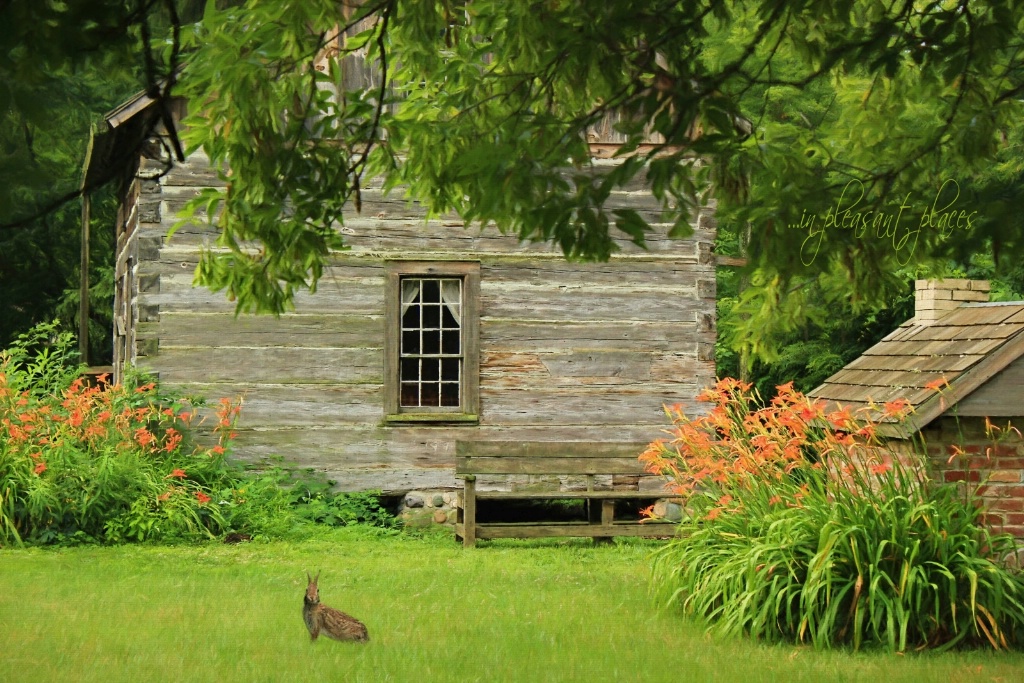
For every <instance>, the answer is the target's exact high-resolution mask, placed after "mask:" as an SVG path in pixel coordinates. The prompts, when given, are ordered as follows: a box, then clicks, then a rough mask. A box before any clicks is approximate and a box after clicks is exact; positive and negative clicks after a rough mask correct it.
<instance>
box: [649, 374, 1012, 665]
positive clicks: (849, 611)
mask: <svg viewBox="0 0 1024 683" xmlns="http://www.w3.org/2000/svg"><path fill="white" fill-rule="evenodd" d="M778 389H779V395H778V396H776V398H775V399H773V400H772V401H771V403H770V405H768V406H766V407H763V408H760V407H758V402H759V401H758V397H757V395H756V394H754V393H752V392H751V391H750V385H746V384H742V383H739V382H736V381H734V380H723V381H722V382H720V383H719V385H718V386H717V387H716V388H714V389H711V390H708V391H707V392H706V394H705V396H704V398H706V399H708V400H711V401H713V402H714V404H715V407H714V408H713V409H712V411H711V413H710V414H709V415H708V416H706V417H703V418H698V419H695V420H690V419H687V418H686V417H685V416H683V415H682V414H681V413H680V412H677V411H676V412H673V413H672V418H673V422H674V427H673V429H672V431H671V432H670V434H671V436H672V438H671V439H670V440H668V441H659V442H655V443H654V444H652V445H651V447H650V448H649V449H648V451H647V452H646V453H645V454H644V456H642V459H643V460H645V461H646V462H647V463H648V466H649V467H650V468H651V469H652V471H657V472H660V473H663V474H666V475H668V476H669V478H670V481H671V482H672V484H673V486H674V487H675V489H676V491H677V493H679V494H680V495H683V496H684V497H685V499H686V509H687V517H686V518H685V519H684V520H683V522H682V524H681V525H680V538H679V540H676V541H673V542H671V543H670V544H669V545H668V546H666V547H665V549H664V550H663V551H661V552H659V554H658V557H657V561H656V570H655V574H656V581H657V582H658V583H659V584H660V586H661V588H662V589H663V590H664V591H665V592H666V593H667V594H669V595H671V601H673V602H678V603H679V604H680V605H681V606H682V608H683V610H684V612H685V613H687V614H689V615H692V616H695V617H697V618H699V619H702V620H706V621H707V622H709V624H710V626H711V627H712V628H714V629H715V630H718V631H720V632H723V633H729V634H749V635H751V636H753V637H755V638H762V639H765V640H767V641H780V640H788V641H796V642H808V643H811V644H812V645H814V646H815V647H816V648H819V649H823V648H831V647H836V646H841V645H851V646H852V647H853V648H854V649H859V648H861V647H862V646H865V645H871V644H873V645H877V646H881V647H885V648H887V649H888V650H890V651H893V652H905V651H907V650H908V649H911V648H914V649H923V648H928V647H937V648H951V647H954V646H956V645H982V644H987V645H990V646H991V647H993V648H994V649H997V650H998V649H1003V648H1008V647H1020V646H1021V645H1024V576H1022V575H1021V573H1020V571H1019V570H1012V569H1009V568H1007V567H1006V566H1005V565H1004V564H1003V561H1004V559H1005V558H1006V557H1008V556H1009V555H1011V554H1012V553H1013V552H1014V551H1015V550H1016V545H1015V542H1014V539H1013V538H1012V537H1010V536H1008V535H1005V534H995V533H992V532H990V531H989V530H988V529H987V528H986V527H985V526H984V524H983V523H982V521H981V520H982V513H983V511H982V510H981V509H980V508H979V506H977V505H976V504H975V501H973V500H972V499H971V498H970V497H969V496H968V497H967V498H965V497H964V496H963V495H962V494H961V493H959V492H958V491H957V490H956V489H955V488H954V487H952V486H949V485H945V484H940V483H937V482H934V481H930V480H929V479H928V477H927V475H926V472H925V465H924V462H923V456H919V455H918V454H917V453H916V452H914V451H913V450H912V449H905V448H904V449H902V450H889V447H888V446H887V445H886V444H885V443H884V442H883V440H882V439H881V438H880V437H879V436H878V432H879V429H878V428H879V426H880V423H876V422H873V421H872V420H871V419H868V417H867V416H864V417H863V418H855V417H854V416H852V415H851V414H850V413H849V411H848V410H842V411H835V412H831V413H826V412H825V410H824V407H823V404H821V403H814V402H812V401H810V400H808V399H807V398H805V397H804V396H803V395H801V394H800V393H799V392H794V391H793V390H792V387H790V386H783V387H779V388H778ZM879 411H880V413H879V414H880V416H881V417H882V418H884V419H886V420H889V421H891V420H902V419H903V418H905V417H906V415H907V413H908V407H907V404H906V403H905V402H893V403H889V404H886V405H885V406H884V407H880V408H879Z"/></svg>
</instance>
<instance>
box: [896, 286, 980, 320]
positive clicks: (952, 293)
mask: <svg viewBox="0 0 1024 683" xmlns="http://www.w3.org/2000/svg"><path fill="white" fill-rule="evenodd" d="M915 285H916V286H915V291H914V322H916V323H917V324H919V325H929V324H931V323H933V322H935V321H936V320H938V319H939V318H941V317H942V316H944V315H946V314H947V313H949V312H950V311H952V310H953V309H954V308H959V307H960V304H963V303H966V302H969V301H972V302H986V301H988V292H989V283H988V280H917V281H916V283H915Z"/></svg>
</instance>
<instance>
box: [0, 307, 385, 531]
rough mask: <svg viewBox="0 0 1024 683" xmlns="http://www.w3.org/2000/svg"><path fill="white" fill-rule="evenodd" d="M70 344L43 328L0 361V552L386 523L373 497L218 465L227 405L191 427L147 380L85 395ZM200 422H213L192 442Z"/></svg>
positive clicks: (278, 473)
mask: <svg viewBox="0 0 1024 683" xmlns="http://www.w3.org/2000/svg"><path fill="white" fill-rule="evenodd" d="M73 344H74V340H73V337H72V336H71V335H70V334H67V333H64V334H60V333H58V332H57V331H56V326H55V325H52V324H51V325H48V326H44V327H40V328H36V329H34V330H32V331H31V332H30V333H28V334H26V335H22V336H21V337H19V339H18V340H17V341H16V342H15V343H14V344H12V345H11V347H10V349H9V350H7V351H4V352H3V353H0V545H10V544H12V543H14V544H20V543H29V544H53V543H81V542H90V543H123V542H129V541H173V540H199V539H204V538H215V537H218V536H221V535H224V534H227V533H229V532H237V533H245V534H249V535H264V536H282V535H287V534H290V533H293V532H295V531H296V529H297V528H299V527H302V526H303V525H304V524H308V523H320V524H331V525H336V526H339V525H343V524H356V523H368V524H377V525H381V526H393V524H394V522H393V520H392V518H391V516H390V515H389V514H388V513H387V512H386V511H385V510H383V509H382V508H381V506H380V505H379V503H378V502H377V500H376V498H375V497H374V496H373V495H372V494H362V495H356V496H332V495H330V494H329V492H328V491H327V487H326V486H324V485H321V484H320V483H318V482H316V481H315V480H312V479H310V478H309V477H306V478H303V479H301V480H298V481H297V482H296V481H293V480H292V479H291V477H290V475H289V474H288V473H287V472H286V471H284V470H281V469H280V468H278V469H271V470H269V471H265V472H256V473H252V472H245V471H243V470H242V469H241V468H240V467H239V466H237V465H234V464H232V463H231V462H229V461H228V459H227V456H228V454H229V452H230V448H231V441H232V439H233V438H234V433H233V432H232V427H233V425H234V421H235V419H236V418H237V415H238V411H239V408H240V407H239V405H236V404H234V403H232V402H231V401H228V400H226V399H225V400H223V401H221V403H220V404H219V405H218V406H217V407H216V409H215V411H212V413H211V412H210V411H207V412H206V415H205V417H202V418H201V414H200V409H199V408H198V407H197V406H196V405H194V404H192V403H189V402H187V401H184V400H181V399H175V398H172V397H169V396H165V395H161V394H160V393H158V392H156V390H155V385H154V384H152V383H149V384H143V385H141V386H136V385H137V384H138V382H137V381H133V382H128V383H126V384H123V385H115V386H111V385H110V384H109V383H108V382H107V380H106V379H105V378H101V380H100V381H99V382H98V384H96V385H95V386H88V385H87V384H86V383H85V382H84V380H83V379H82V378H80V377H78V368H77V366H75V365H74V364H73V363H72V362H71V361H72V359H73V357H74V353H73V351H72V347H73ZM205 420H211V421H212V422H214V423H215V424H214V425H213V426H212V428H207V429H206V430H204V432H205V433H204V435H203V436H202V437H197V436H196V435H197V434H198V433H199V432H198V431H197V429H198V428H199V425H200V424H201V422H202V421H205ZM282 484H290V486H288V487H283V486H282Z"/></svg>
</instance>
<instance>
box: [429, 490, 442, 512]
mask: <svg viewBox="0 0 1024 683" xmlns="http://www.w3.org/2000/svg"><path fill="white" fill-rule="evenodd" d="M431 502H432V503H433V504H434V507H436V508H440V507H444V497H443V496H442V495H441V494H440V493H438V494H437V495H435V496H434V497H433V498H432V499H431Z"/></svg>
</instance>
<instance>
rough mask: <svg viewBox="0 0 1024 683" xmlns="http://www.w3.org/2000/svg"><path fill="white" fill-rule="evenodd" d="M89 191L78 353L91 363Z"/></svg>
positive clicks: (86, 195) (85, 202) (84, 210)
mask: <svg viewBox="0 0 1024 683" xmlns="http://www.w3.org/2000/svg"><path fill="white" fill-rule="evenodd" d="M89 209H90V206H89V193H88V192H86V191H84V189H83V191H82V253H81V261H80V264H79V269H80V270H81V272H80V273H79V278H78V353H79V355H80V356H81V358H80V360H81V362H82V363H83V364H85V365H88V364H89Z"/></svg>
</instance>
